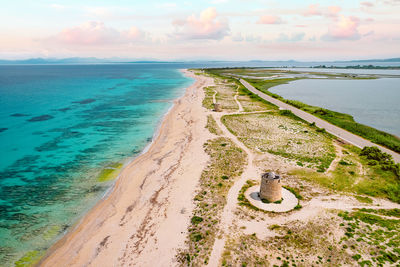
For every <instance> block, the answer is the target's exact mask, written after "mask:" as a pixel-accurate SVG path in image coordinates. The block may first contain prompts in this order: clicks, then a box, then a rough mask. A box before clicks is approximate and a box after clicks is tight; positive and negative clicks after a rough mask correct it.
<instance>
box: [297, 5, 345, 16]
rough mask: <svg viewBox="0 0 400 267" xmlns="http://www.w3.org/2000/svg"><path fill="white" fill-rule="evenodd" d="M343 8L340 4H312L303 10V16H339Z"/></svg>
mask: <svg viewBox="0 0 400 267" xmlns="http://www.w3.org/2000/svg"><path fill="white" fill-rule="evenodd" d="M341 10H342V8H341V7H339V6H328V7H320V5H319V4H312V5H309V6H308V7H307V9H306V10H305V11H303V16H305V17H311V16H324V17H337V16H338V15H339V12H340V11H341Z"/></svg>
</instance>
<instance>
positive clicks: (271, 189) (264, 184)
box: [260, 172, 282, 202]
mask: <svg viewBox="0 0 400 267" xmlns="http://www.w3.org/2000/svg"><path fill="white" fill-rule="evenodd" d="M260 198H261V200H264V201H268V202H275V201H279V200H281V199H282V184H281V177H280V176H279V175H276V174H275V173H274V172H267V173H264V174H263V175H262V176H261V186H260Z"/></svg>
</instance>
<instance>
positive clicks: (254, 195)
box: [244, 185, 299, 212]
mask: <svg viewBox="0 0 400 267" xmlns="http://www.w3.org/2000/svg"><path fill="white" fill-rule="evenodd" d="M259 192H260V185H255V186H252V187H250V188H249V189H247V190H246V192H245V193H244V195H245V197H246V198H247V200H248V201H250V203H251V205H253V206H254V207H257V208H259V209H261V210H265V211H274V212H287V211H290V210H292V209H294V207H296V206H297V204H298V203H299V200H298V199H297V198H296V196H295V195H294V194H293V193H292V192H290V191H289V190H287V189H285V188H282V202H281V203H279V204H276V203H263V202H262V201H261V199H260V196H259Z"/></svg>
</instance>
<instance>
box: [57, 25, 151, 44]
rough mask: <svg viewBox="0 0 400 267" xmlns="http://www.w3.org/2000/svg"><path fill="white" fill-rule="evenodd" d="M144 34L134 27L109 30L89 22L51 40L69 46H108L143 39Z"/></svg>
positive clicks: (67, 30)
mask: <svg viewBox="0 0 400 267" xmlns="http://www.w3.org/2000/svg"><path fill="white" fill-rule="evenodd" d="M143 37H144V33H143V32H141V31H140V30H139V29H137V28H136V27H131V28H130V29H129V30H127V31H119V30H116V29H114V28H109V27H106V26H105V25H104V23H102V22H97V21H90V22H86V23H84V24H81V25H79V26H76V27H72V28H67V29H64V30H62V31H61V32H60V33H59V34H57V35H56V36H54V37H52V38H51V39H53V40H55V41H57V42H59V43H64V44H70V45H87V46H90V45H108V44H118V43H130V42H134V41H138V40H140V39H143Z"/></svg>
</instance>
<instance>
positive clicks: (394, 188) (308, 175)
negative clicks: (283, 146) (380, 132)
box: [289, 145, 400, 203]
mask: <svg viewBox="0 0 400 267" xmlns="http://www.w3.org/2000/svg"><path fill="white" fill-rule="evenodd" d="M345 147H346V148H347V150H346V153H343V156H342V160H343V161H345V162H348V163H350V162H352V164H344V165H343V164H338V165H337V166H336V168H335V169H334V170H332V172H330V173H329V174H323V173H318V172H317V173H316V172H312V171H309V170H307V169H298V170H292V171H290V172H289V174H290V175H294V176H297V177H298V178H301V179H304V180H307V181H311V182H316V183H318V184H319V185H321V186H323V187H326V188H329V189H331V190H333V191H342V192H350V193H356V194H358V195H367V196H372V197H384V198H388V199H390V200H392V201H394V202H397V203H400V180H399V179H398V178H397V177H396V175H395V174H394V173H393V172H392V171H390V170H382V168H381V167H380V166H379V165H373V166H372V165H369V164H368V159H366V158H365V157H360V156H359V154H360V152H361V150H360V149H358V148H356V147H354V146H350V145H346V146H345ZM353 163H354V164H353ZM355 163H357V164H355Z"/></svg>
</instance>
